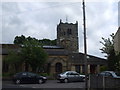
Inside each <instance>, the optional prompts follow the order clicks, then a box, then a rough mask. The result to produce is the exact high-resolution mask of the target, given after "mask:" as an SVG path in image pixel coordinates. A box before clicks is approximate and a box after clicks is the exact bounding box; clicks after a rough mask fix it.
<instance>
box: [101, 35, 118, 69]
mask: <svg viewBox="0 0 120 90" xmlns="http://www.w3.org/2000/svg"><path fill="white" fill-rule="evenodd" d="M110 36H111V39H110V38H108V39H105V38H102V40H103V42H102V41H100V43H101V44H102V45H103V47H102V48H101V49H100V50H101V51H102V53H106V54H107V59H108V70H112V71H116V70H120V54H119V55H116V54H115V50H114V34H112V35H110Z"/></svg>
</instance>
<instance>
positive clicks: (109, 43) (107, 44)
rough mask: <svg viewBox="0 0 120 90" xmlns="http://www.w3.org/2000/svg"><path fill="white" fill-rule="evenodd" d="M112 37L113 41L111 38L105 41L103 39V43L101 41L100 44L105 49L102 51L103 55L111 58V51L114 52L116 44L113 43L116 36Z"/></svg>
mask: <svg viewBox="0 0 120 90" xmlns="http://www.w3.org/2000/svg"><path fill="white" fill-rule="evenodd" d="M110 36H111V39H110V38H107V39H105V38H103V37H102V40H103V42H102V41H100V43H101V44H102V45H103V47H102V48H101V49H100V50H101V51H102V53H105V54H107V56H109V55H110V53H111V51H113V49H114V42H113V38H114V34H112V35H110Z"/></svg>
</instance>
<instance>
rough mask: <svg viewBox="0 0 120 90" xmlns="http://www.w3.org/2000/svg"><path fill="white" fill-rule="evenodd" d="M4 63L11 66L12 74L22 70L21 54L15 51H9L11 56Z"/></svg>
mask: <svg viewBox="0 0 120 90" xmlns="http://www.w3.org/2000/svg"><path fill="white" fill-rule="evenodd" d="M4 61H5V63H6V64H9V65H10V66H11V68H12V69H11V71H10V72H18V71H19V69H20V68H19V67H20V66H21V65H22V59H21V56H20V53H19V52H17V53H16V51H13V50H11V51H9V54H8V56H7V57H6V58H5V60H4Z"/></svg>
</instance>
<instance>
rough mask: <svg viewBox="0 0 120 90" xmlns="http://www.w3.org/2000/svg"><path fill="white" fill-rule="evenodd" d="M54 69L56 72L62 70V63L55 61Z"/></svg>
mask: <svg viewBox="0 0 120 90" xmlns="http://www.w3.org/2000/svg"><path fill="white" fill-rule="evenodd" d="M55 71H56V73H61V72H62V64H61V63H56V65H55Z"/></svg>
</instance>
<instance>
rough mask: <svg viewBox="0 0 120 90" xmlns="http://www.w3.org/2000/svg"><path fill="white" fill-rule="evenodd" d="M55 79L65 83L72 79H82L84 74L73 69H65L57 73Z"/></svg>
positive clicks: (72, 80)
mask: <svg viewBox="0 0 120 90" xmlns="http://www.w3.org/2000/svg"><path fill="white" fill-rule="evenodd" d="M57 80H59V81H60V82H65V83H68V82H74V81H84V80H85V75H80V74H79V73H77V72H75V71H66V72H63V73H61V74H58V76H57Z"/></svg>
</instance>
